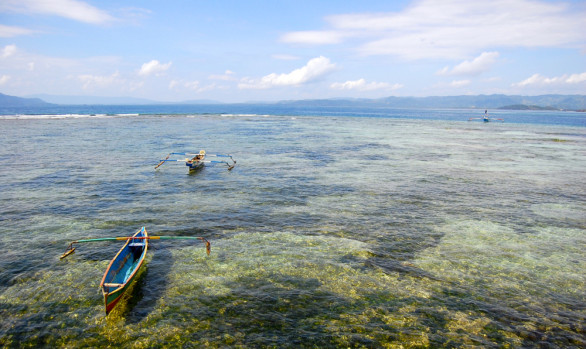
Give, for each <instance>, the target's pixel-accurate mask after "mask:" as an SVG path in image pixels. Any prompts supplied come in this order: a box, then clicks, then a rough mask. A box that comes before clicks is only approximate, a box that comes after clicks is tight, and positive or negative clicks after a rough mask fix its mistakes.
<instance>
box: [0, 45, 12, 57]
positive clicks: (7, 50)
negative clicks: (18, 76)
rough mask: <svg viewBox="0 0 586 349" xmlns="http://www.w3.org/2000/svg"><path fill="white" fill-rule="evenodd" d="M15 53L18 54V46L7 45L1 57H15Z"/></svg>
mask: <svg viewBox="0 0 586 349" xmlns="http://www.w3.org/2000/svg"><path fill="white" fill-rule="evenodd" d="M15 53H16V45H6V46H4V48H3V49H2V54H0V57H2V58H8V57H10V56H12V55H14V54H15Z"/></svg>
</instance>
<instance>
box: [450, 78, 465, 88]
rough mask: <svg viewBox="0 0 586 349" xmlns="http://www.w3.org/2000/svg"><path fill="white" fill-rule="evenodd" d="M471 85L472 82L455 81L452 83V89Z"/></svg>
mask: <svg viewBox="0 0 586 349" xmlns="http://www.w3.org/2000/svg"><path fill="white" fill-rule="evenodd" d="M466 85H470V80H454V81H452V82H451V83H450V86H451V87H463V86H466Z"/></svg>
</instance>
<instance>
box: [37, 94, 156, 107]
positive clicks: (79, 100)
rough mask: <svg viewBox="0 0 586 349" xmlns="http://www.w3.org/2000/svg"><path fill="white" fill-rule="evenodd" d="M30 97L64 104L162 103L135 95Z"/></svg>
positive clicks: (42, 95) (43, 95)
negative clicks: (135, 96)
mask: <svg viewBox="0 0 586 349" xmlns="http://www.w3.org/2000/svg"><path fill="white" fill-rule="evenodd" d="M29 97H35V98H40V99H42V100H44V101H47V102H49V103H55V104H63V105H126V104H128V105H147V104H159V103H160V102H156V101H153V100H150V99H146V98H134V97H98V96H57V95H48V94H37V95H32V96H29Z"/></svg>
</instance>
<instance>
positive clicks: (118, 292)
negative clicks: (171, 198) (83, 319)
mask: <svg viewBox="0 0 586 349" xmlns="http://www.w3.org/2000/svg"><path fill="white" fill-rule="evenodd" d="M148 245H149V238H148V234H147V231H146V229H145V227H142V229H140V230H139V231H137V232H136V233H135V234H134V235H133V236H132V238H128V239H127V240H126V243H125V244H124V246H123V247H122V248H121V249H120V251H118V253H117V254H116V256H115V257H114V259H112V261H111V262H110V264H109V265H108V268H106V272H105V273H104V277H103V278H102V282H101V283H100V288H101V289H102V294H103V295H104V305H105V306H106V315H107V314H109V313H110V312H111V311H112V309H114V307H115V306H116V304H118V302H119V301H120V299H122V296H123V295H124V292H126V290H127V289H128V287H129V286H130V284H131V283H132V281H133V280H134V278H135V277H136V275H137V274H138V270H139V269H140V267H141V266H142V264H143V262H144V259H145V257H146V254H147V250H148Z"/></svg>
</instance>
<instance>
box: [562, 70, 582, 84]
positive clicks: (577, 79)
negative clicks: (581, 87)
mask: <svg viewBox="0 0 586 349" xmlns="http://www.w3.org/2000/svg"><path fill="white" fill-rule="evenodd" d="M584 81H586V72H584V73H582V74H572V75H570V76H569V77H568V78H567V79H566V83H568V84H579V83H581V82H584Z"/></svg>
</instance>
